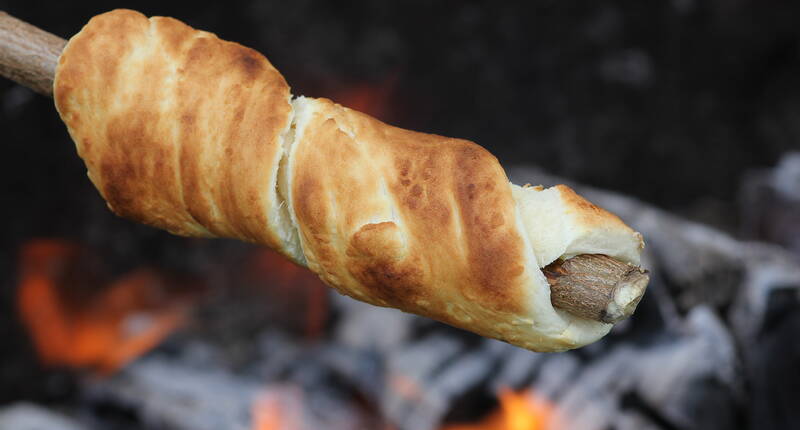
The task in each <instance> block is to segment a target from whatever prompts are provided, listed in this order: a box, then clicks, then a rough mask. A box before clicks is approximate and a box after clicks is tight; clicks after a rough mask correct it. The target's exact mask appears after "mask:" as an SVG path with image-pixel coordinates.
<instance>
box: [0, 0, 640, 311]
mask: <svg viewBox="0 0 800 430" xmlns="http://www.w3.org/2000/svg"><path fill="white" fill-rule="evenodd" d="M66 43H67V41H66V40H64V39H62V38H60V37H58V36H55V35H53V34H51V33H48V32H46V31H44V30H41V29H39V28H37V27H34V26H32V25H30V24H28V23H26V22H24V21H20V20H18V19H16V18H14V17H12V16H10V15H8V14H7V13H5V12H2V11H0V75H2V76H5V77H6V78H9V79H11V80H13V81H16V82H17V83H19V84H20V85H23V86H26V87H28V88H30V89H32V90H34V91H36V92H38V93H40V94H43V95H45V96H48V97H52V96H53V79H54V77H55V70H56V65H57V64H58V58H59V56H60V55H61V51H62V50H63V49H64V46H65V45H66ZM543 272H544V274H545V276H546V278H547V281H548V283H549V284H550V300H551V302H552V304H553V306H555V307H557V308H559V309H562V310H564V311H567V312H569V313H571V314H573V315H577V316H580V317H583V318H587V319H591V320H595V321H602V322H606V323H615V322H618V321H621V320H623V319H625V318H627V317H629V316H630V315H631V314H632V313H633V311H634V310H635V309H636V305H637V304H638V303H639V300H640V299H641V298H642V295H643V294H644V291H645V288H646V287H647V282H648V281H649V278H648V276H647V274H646V272H645V271H642V270H641V269H640V268H638V267H636V266H632V265H629V264H626V263H623V262H620V261H618V260H615V259H613V258H611V257H608V256H605V255H597V254H583V255H578V256H575V257H573V258H570V259H568V260H565V261H561V260H558V261H556V262H554V263H552V264H550V265H548V266H547V267H545V268H544V269H543Z"/></svg>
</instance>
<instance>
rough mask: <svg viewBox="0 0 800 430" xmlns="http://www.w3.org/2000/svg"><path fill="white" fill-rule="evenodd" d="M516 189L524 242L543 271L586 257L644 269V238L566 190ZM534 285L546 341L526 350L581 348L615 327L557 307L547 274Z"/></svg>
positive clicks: (538, 320) (535, 310)
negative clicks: (601, 257) (559, 262)
mask: <svg viewBox="0 0 800 430" xmlns="http://www.w3.org/2000/svg"><path fill="white" fill-rule="evenodd" d="M510 187H511V192H512V195H513V197H514V201H515V202H516V204H517V210H518V212H519V220H520V221H519V222H520V224H521V226H520V230H521V231H524V232H525V234H524V235H523V236H524V240H525V243H526V244H527V246H528V248H529V249H530V253H529V254H528V258H529V259H531V260H532V261H535V264H536V266H537V267H538V268H539V269H541V268H543V267H545V266H547V265H548V264H550V263H552V262H554V261H556V260H557V259H569V258H571V257H574V256H576V255H581V254H604V255H608V256H610V257H614V258H616V259H618V260H620V261H623V262H626V263H630V264H634V265H638V264H639V259H640V254H641V251H642V249H643V248H644V242H643V240H642V235H641V234H639V233H637V232H636V231H634V230H633V229H631V228H630V227H628V226H627V225H625V223H624V222H622V220H620V219H619V218H618V217H617V216H615V215H613V214H611V213H609V212H607V211H606V210H604V209H602V208H600V207H598V206H595V205H594V204H592V203H590V202H589V201H587V200H586V199H584V198H583V197H581V196H579V195H578V194H576V193H575V192H574V191H573V190H572V189H571V188H569V187H567V186H566V185H556V186H554V187H552V188H547V189H545V188H543V187H530V186H525V187H520V186H518V185H514V184H510ZM539 274H541V271H539ZM533 283H534V285H535V286H534V287H533V288H532V289H533V291H534V294H535V299H534V300H531V302H530V303H529V308H530V310H531V313H532V314H533V315H535V318H534V321H535V325H536V326H537V327H536V331H538V332H539V333H541V334H543V335H544V337H543V338H542V339H539V340H537V341H536V342H535V345H533V342H531V345H530V346H526V345H523V346H526V347H528V348H529V349H535V350H538V351H561V350H566V349H572V348H577V347H580V346H583V345H586V344H589V343H592V342H594V341H596V340H598V339H600V338H601V337H603V336H605V335H606V334H607V333H608V332H609V331H610V330H611V328H612V327H613V324H606V323H602V322H599V321H594V320H588V319H585V318H581V317H578V316H575V315H573V314H570V313H568V312H565V311H562V310H560V309H556V308H554V307H553V306H552V303H551V301H550V286H549V284H548V283H547V280H546V278H545V277H544V275H542V276H541V277H540V276H538V274H537V276H535V277H534V280H533ZM620 299H624V298H620ZM525 342H527V341H525ZM523 343H524V342H523Z"/></svg>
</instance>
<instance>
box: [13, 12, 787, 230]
mask: <svg viewBox="0 0 800 430" xmlns="http://www.w3.org/2000/svg"><path fill="white" fill-rule="evenodd" d="M529 3H530V4H528V5H522V4H521V2H520V4H516V3H515V2H469V1H463V2H429V1H405V2H390V1H364V2H322V1H310V0H295V1H238V0H228V1H225V2H194V3H193V4H192V5H191V6H187V5H185V4H182V3H180V2H161V1H159V2H155V1H128V2H116V1H94V2H92V1H85V2H22V1H0V8H1V9H3V10H6V11H8V12H9V13H10V14H12V15H15V16H17V17H19V18H21V19H23V20H26V21H29V22H31V23H33V24H35V25H38V26H40V27H42V28H44V29H46V30H49V31H51V32H53V33H55V34H57V35H59V36H61V37H64V38H69V37H70V36H71V35H72V34H74V33H75V32H77V31H78V30H79V29H80V28H81V26H82V25H83V24H84V23H85V22H86V21H87V20H88V19H89V18H90V17H91V16H93V15H95V14H98V13H101V12H104V11H107V10H110V9H113V8H116V7H127V8H133V9H137V10H140V11H141V12H143V13H145V14H146V15H167V16H174V17H177V18H179V19H181V20H183V21H185V22H187V23H188V24H190V25H192V26H195V27H197V28H200V29H204V30H208V31H211V32H214V33H217V34H218V35H219V36H220V37H222V38H224V39H228V40H233V41H238V42H240V43H242V44H244V45H247V46H251V47H253V48H255V49H257V50H258V51H260V52H262V53H264V54H265V55H266V56H267V57H268V58H269V59H270V61H271V62H272V63H273V64H274V65H275V66H276V67H277V68H278V69H279V70H280V71H281V72H282V73H283V74H284V76H285V77H286V79H287V81H288V82H289V83H290V85H292V87H293V91H294V93H295V94H304V95H311V96H317V97H322V96H325V97H330V98H334V99H337V98H338V99H340V100H338V101H340V102H342V103H343V104H348V102H349V104H351V105H352V104H355V105H357V106H355V107H361V108H364V109H366V110H370V111H371V113H373V114H375V115H376V116H378V117H380V118H381V119H383V120H385V121H386V122H389V123H392V124H395V125H399V126H402V127H405V128H410V129H414V130H419V131H426V132H432V133H438V134H443V135H448V136H454V137H461V138H466V139H470V140H473V141H475V142H477V143H479V144H481V145H483V146H485V147H486V148H488V149H489V150H490V151H492V152H493V153H494V154H496V155H497V156H498V157H499V158H500V160H501V162H502V163H503V164H504V165H512V164H514V165H519V164H526V165H527V164H535V165H539V166H542V167H543V168H545V169H546V170H548V171H550V172H552V173H555V174H558V175H562V176H566V177H570V178H572V179H575V180H578V181H580V182H584V183H587V184H590V185H594V186H597V187H602V188H608V189H612V190H616V191H621V192H623V193H626V194H629V195H633V196H635V197H638V198H640V199H642V200H645V201H647V202H650V203H653V204H655V205H657V206H660V207H662V208H666V209H668V210H671V211H673V212H677V213H680V214H682V215H685V216H688V217H690V218H693V219H697V220H700V221H705V222H707V223H711V224H714V225H716V226H717V227H721V228H723V229H725V230H728V231H730V232H734V233H735V232H737V230H738V223H739V220H738V217H739V215H737V213H738V211H737V210H736V205H737V195H738V190H739V189H740V187H741V182H742V180H743V178H744V174H745V172H747V171H748V170H749V169H753V168H757V167H762V166H773V165H775V164H776V163H777V162H778V160H779V157H780V156H781V155H782V154H784V153H786V152H787V151H790V150H792V149H796V148H800V144H799V143H798V142H800V121H799V119H800V43H799V42H800V26H798V25H797V22H798V17H800V3H798V2H792V1H771V2H769V4H768V5H767V4H765V3H764V2H758V1H747V0H735V1H733V0H716V1H704V2H700V1H693V0H674V1H664V2H656V3H652V2H632V1H629V2H626V1H607V0H603V1H594V2H556V1H540V2H529ZM354 92H355V96H354ZM0 101H1V102H2V107H1V108H2V114H0V127H1V128H2V135H3V142H4V145H3V157H2V159H1V161H0V163H2V166H0V182H2V184H3V185H2V186H3V191H2V195H3V197H4V199H5V200H6V202H7V205H6V207H9V208H11V209H10V210H20V211H22V210H25V205H26V203H25V202H26V200H29V199H31V198H40V197H46V198H47V199H49V200H50V201H51V204H50V206H51V207H52V208H53V210H54V211H57V212H58V213H60V214H61V216H63V217H67V218H68V217H81V216H83V214H82V213H81V210H82V208H81V207H80V205H79V204H78V202H75V201H73V200H70V199H71V197H64V198H61V197H60V196H62V195H63V196H69V195H70V194H72V193H69V192H62V191H63V190H64V188H67V187H69V188H72V187H85V188H87V192H89V191H88V188H89V183H88V181H86V179H85V175H84V168H83V166H82V165H81V162H80V160H79V159H78V157H77V156H76V155H75V152H74V150H73V146H72V144H71V142H70V140H69V138H68V136H67V133H66V130H65V128H64V126H63V125H62V124H61V122H60V121H59V119H58V116H57V114H56V113H55V110H54V109H53V106H52V101H50V100H47V99H45V98H43V97H40V96H38V95H35V94H33V93H31V92H30V91H28V90H26V89H23V88H20V87H18V86H15V85H14V84H12V83H11V82H9V81H6V80H1V81H0ZM34 160H35V161H34ZM19 163H24V164H25V165H26V166H28V169H27V173H26V175H19V174H18V172H17V170H16V169H14V168H11V167H10V166H13V165H17V164H19ZM29 175H35V176H42V175H44V176H47V177H49V178H51V180H50V181H41V182H40V181H36V182H31V181H30V180H29V179H30V176H29ZM42 215H43V216H44V218H43V221H42V228H43V229H46V228H47V225H48V224H49V223H52V222H53V221H52V216H51V215H52V214H42ZM32 216H37V215H32Z"/></svg>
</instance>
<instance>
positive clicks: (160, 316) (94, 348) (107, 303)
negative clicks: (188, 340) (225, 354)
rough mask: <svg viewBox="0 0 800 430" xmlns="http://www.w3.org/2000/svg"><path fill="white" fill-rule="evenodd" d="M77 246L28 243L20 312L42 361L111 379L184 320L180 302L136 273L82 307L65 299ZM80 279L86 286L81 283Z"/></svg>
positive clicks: (151, 275)
mask: <svg viewBox="0 0 800 430" xmlns="http://www.w3.org/2000/svg"><path fill="white" fill-rule="evenodd" d="M79 255H80V251H79V248H78V247H77V246H75V245H72V244H69V243H66V242H59V241H52V240H39V241H32V242H29V243H28V244H26V245H25V246H24V247H23V250H22V255H21V259H20V283H19V290H18V296H17V299H18V309H19V311H20V316H21V319H22V321H23V322H24V323H25V325H26V326H27V328H28V331H29V332H30V335H31V337H32V339H33V342H34V345H35V347H36V350H37V352H38V354H39V357H40V358H41V360H42V362H43V363H44V364H47V365H51V366H70V367H75V368H88V369H91V370H94V371H97V372H100V373H110V372H113V371H115V370H117V369H119V368H120V367H122V366H124V365H125V364H127V363H128V362H130V361H131V360H133V359H134V358H136V357H137V356H139V355H141V354H142V353H144V352H146V351H148V350H149V349H151V348H153V347H154V346H156V345H157V344H158V343H159V342H160V341H161V340H162V339H163V338H164V337H165V336H167V335H168V334H169V333H170V332H172V331H173V330H174V329H175V328H177V327H178V326H179V325H180V324H181V323H182V322H183V321H184V317H185V314H186V312H185V311H186V306H185V305H184V303H183V302H184V300H176V298H175V297H168V296H165V294H164V289H163V286H164V283H163V277H162V276H160V275H159V274H158V273H156V272H155V271H152V270H148V269H141V270H136V271H134V272H131V273H129V274H128V275H125V276H123V277H121V278H119V279H117V280H116V281H114V282H112V283H111V284H109V285H106V286H104V288H102V289H98V290H97V291H95V292H93V293H92V294H91V295H88V296H87V297H85V298H82V299H81V300H74V299H73V300H68V299H66V298H65V295H66V294H68V293H69V292H70V290H79V289H81V288H82V287H84V286H81V285H70V281H71V279H70V277H69V276H68V275H66V274H65V273H68V272H69V271H70V269H72V270H73V271H74V267H71V266H72V265H75V264H78V261H79V258H80V257H79ZM84 278H85V279H88V278H86V277H85V276H84Z"/></svg>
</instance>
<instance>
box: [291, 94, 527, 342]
mask: <svg viewBox="0 0 800 430" xmlns="http://www.w3.org/2000/svg"><path fill="white" fill-rule="evenodd" d="M317 104H318V105H319V106H320V107H319V108H318V111H317V112H316V113H315V114H314V117H313V118H312V119H311V121H310V122H309V123H308V125H307V126H306V128H305V133H304V135H303V137H302V138H301V139H300V140H298V141H297V142H296V143H295V145H297V147H296V148H295V150H294V155H293V157H292V158H291V163H292V168H293V177H292V193H291V195H292V199H293V205H294V210H295V215H296V217H297V221H298V226H299V230H300V235H301V239H302V243H303V249H304V251H305V253H306V257H307V259H308V262H309V266H310V267H311V268H312V269H313V270H315V271H316V272H317V273H319V274H320V276H321V277H322V278H323V279H324V280H326V281H327V282H328V283H329V284H331V285H332V286H333V287H334V288H336V289H337V290H339V291H341V292H342V293H344V294H348V295H351V296H353V297H355V298H358V299H360V300H364V301H368V302H370V303H374V304H377V305H382V306H392V307H397V308H399V309H402V310H405V311H408V312H414V313H418V314H422V315H426V316H430V317H433V318H436V319H439V320H442V321H445V322H448V323H450V324H453V325H457V326H461V327H465V328H468V329H470V330H473V331H478V332H481V333H484V334H491V335H494V336H495V337H501V338H503V337H505V333H500V331H499V330H498V327H499V326H498V325H497V324H495V323H496V322H497V321H503V320H504V319H505V321H508V319H507V318H505V317H506V316H508V315H513V314H519V313H524V312H525V310H526V307H527V306H526V303H527V302H528V300H529V297H528V294H527V289H526V283H527V282H528V281H529V279H528V277H529V273H526V270H530V267H526V264H525V257H524V247H525V244H524V241H523V239H522V237H521V235H520V233H519V230H518V229H517V226H516V213H515V203H514V200H513V198H512V196H511V191H510V188H509V186H508V180H507V178H506V176H505V173H504V172H503V169H502V168H501V167H500V165H499V163H498V162H497V159H496V158H495V157H494V156H492V155H491V154H490V153H489V152H487V151H486V150H485V149H483V148H481V147H479V146H478V145H475V144H474V143H471V142H468V141H464V140H459V139H452V138H447V137H442V136H434V135H429V134H421V133H415V132H411V131H407V130H402V129H399V128H395V127H391V126H388V125H386V124H383V123H381V122H380V121H378V120H376V119H374V118H371V117H369V116H367V115H364V114H361V113H359V112H355V111H352V110H349V109H347V108H343V107H341V106H339V105H336V104H334V103H333V102H331V101H329V100H318V101H317ZM498 334H499V336H498Z"/></svg>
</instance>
